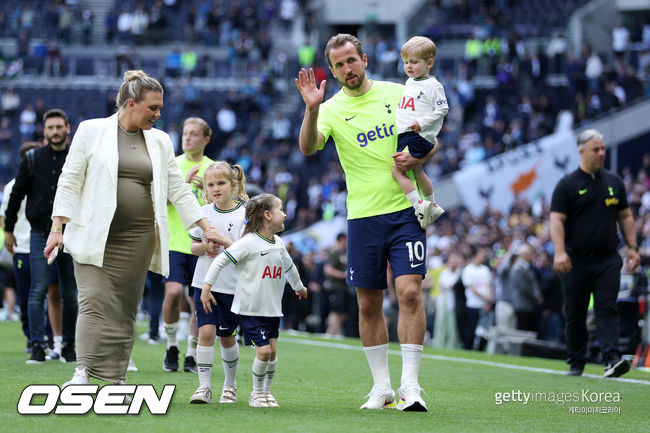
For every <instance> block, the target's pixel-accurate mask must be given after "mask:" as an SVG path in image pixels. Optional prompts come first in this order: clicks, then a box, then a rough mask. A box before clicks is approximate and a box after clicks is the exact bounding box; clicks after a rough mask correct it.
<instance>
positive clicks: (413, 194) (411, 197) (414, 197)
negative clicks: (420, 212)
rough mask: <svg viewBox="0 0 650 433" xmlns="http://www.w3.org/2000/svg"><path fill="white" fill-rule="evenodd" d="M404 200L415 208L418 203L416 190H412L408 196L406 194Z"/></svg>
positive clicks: (418, 196) (418, 198)
mask: <svg viewBox="0 0 650 433" xmlns="http://www.w3.org/2000/svg"><path fill="white" fill-rule="evenodd" d="M406 198H407V199H408V201H410V202H411V205H412V206H415V204H416V203H417V202H419V201H420V195H419V194H418V190H417V189H414V190H413V191H411V192H409V193H408V194H406Z"/></svg>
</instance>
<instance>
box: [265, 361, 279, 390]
mask: <svg viewBox="0 0 650 433" xmlns="http://www.w3.org/2000/svg"><path fill="white" fill-rule="evenodd" d="M277 364H278V358H275V361H269V364H268V366H267V367H266V376H265V377H264V394H270V393H271V384H272V383H273V376H275V366H276V365H277Z"/></svg>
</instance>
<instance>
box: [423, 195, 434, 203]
mask: <svg viewBox="0 0 650 433" xmlns="http://www.w3.org/2000/svg"><path fill="white" fill-rule="evenodd" d="M424 199H425V200H428V201H431V202H434V203H435V202H436V195H435V194H434V193H431V195H428V196H426V197H424Z"/></svg>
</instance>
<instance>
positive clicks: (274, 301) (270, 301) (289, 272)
mask: <svg viewBox="0 0 650 433" xmlns="http://www.w3.org/2000/svg"><path fill="white" fill-rule="evenodd" d="M285 218H286V214H285V213H284V212H283V211H282V201H281V200H280V199H279V198H277V197H275V196H274V195H271V194H260V195H258V196H255V197H253V198H252V199H250V200H249V201H248V202H247V203H246V227H245V229H244V235H243V236H242V238H241V239H239V240H238V241H236V242H235V243H233V244H232V245H230V246H229V247H228V248H226V250H225V251H224V253H223V254H220V255H219V256H217V257H216V258H215V259H214V260H213V261H212V264H211V265H210V269H209V270H208V273H207V275H206V276H205V279H204V283H203V288H202V291H201V303H202V304H203V309H204V311H205V312H207V313H211V312H212V310H213V305H215V306H216V305H218V304H217V300H216V299H215V298H214V296H213V293H212V292H211V289H212V287H214V285H215V282H216V285H219V284H220V281H221V278H222V276H223V275H224V272H226V269H228V266H229V265H230V264H235V267H236V270H237V288H236V290H235V297H234V300H233V303H232V312H233V313H236V314H238V315H239V321H240V325H241V329H242V331H243V332H244V336H245V338H246V340H248V341H251V342H252V343H253V344H254V345H255V352H256V356H255V360H254V361H253V392H252V393H251V396H250V399H249V401H248V404H249V406H252V407H276V406H278V403H277V401H276V400H275V398H274V397H273V395H272V394H271V383H272V381H273V376H274V374H275V368H276V364H277V356H276V343H277V339H278V331H279V327H280V317H282V294H283V293H284V283H285V278H286V280H287V281H288V282H289V284H290V285H291V287H292V288H293V290H294V291H295V292H296V295H297V296H298V297H299V298H300V299H304V298H306V297H307V289H306V288H305V287H304V285H303V283H302V281H300V275H298V270H297V269H296V267H295V266H294V263H293V261H292V259H291V256H290V255H289V253H288V252H287V249H286V248H285V246H284V243H283V242H282V240H281V239H280V237H279V236H277V235H276V234H275V233H277V232H281V231H283V230H284V220H285ZM197 306H198V304H197Z"/></svg>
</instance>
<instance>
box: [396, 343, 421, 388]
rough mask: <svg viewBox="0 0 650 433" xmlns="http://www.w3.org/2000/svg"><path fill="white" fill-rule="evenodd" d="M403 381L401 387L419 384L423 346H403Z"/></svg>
mask: <svg viewBox="0 0 650 433" xmlns="http://www.w3.org/2000/svg"><path fill="white" fill-rule="evenodd" d="M401 347H402V380H401V385H402V386H405V385H412V384H416V383H419V382H418V373H419V371H420V361H421V360H422V345H421V344H402V345H401Z"/></svg>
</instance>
